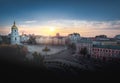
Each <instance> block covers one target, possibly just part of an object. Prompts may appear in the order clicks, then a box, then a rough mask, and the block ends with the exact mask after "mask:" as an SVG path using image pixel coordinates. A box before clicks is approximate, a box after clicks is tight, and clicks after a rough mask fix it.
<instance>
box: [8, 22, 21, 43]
mask: <svg viewBox="0 0 120 83" xmlns="http://www.w3.org/2000/svg"><path fill="white" fill-rule="evenodd" d="M10 42H11V44H20V36H19V32H18V28H17V27H16V25H15V21H14V24H13V26H12V27H11V38H10Z"/></svg>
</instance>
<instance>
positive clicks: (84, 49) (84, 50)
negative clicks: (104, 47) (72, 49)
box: [80, 47, 88, 56]
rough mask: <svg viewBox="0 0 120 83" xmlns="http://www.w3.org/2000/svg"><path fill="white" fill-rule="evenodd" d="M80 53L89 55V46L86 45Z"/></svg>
mask: <svg viewBox="0 0 120 83" xmlns="http://www.w3.org/2000/svg"><path fill="white" fill-rule="evenodd" d="M80 54H82V55H84V56H85V55H87V54H88V50H87V48H86V47H84V48H81V50H80Z"/></svg>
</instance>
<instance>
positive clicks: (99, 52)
mask: <svg viewBox="0 0 120 83" xmlns="http://www.w3.org/2000/svg"><path fill="white" fill-rule="evenodd" d="M91 56H92V57H94V58H99V59H106V60H107V59H110V58H120V46H112V45H97V46H93V47H92V53H91Z"/></svg>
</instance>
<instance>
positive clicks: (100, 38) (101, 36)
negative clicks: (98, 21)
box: [95, 35, 109, 40]
mask: <svg viewBox="0 0 120 83" xmlns="http://www.w3.org/2000/svg"><path fill="white" fill-rule="evenodd" d="M95 39H96V40H109V38H107V36H106V35H98V36H95Z"/></svg>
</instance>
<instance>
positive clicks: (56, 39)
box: [35, 36, 66, 45]
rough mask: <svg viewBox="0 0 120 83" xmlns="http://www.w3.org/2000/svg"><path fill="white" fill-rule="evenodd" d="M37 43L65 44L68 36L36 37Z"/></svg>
mask: <svg viewBox="0 0 120 83" xmlns="http://www.w3.org/2000/svg"><path fill="white" fill-rule="evenodd" d="M35 41H36V43H37V44H48V45H65V44H66V37H56V36H55V37H43V36H41V37H36V39H35Z"/></svg>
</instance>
